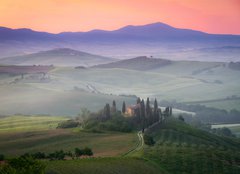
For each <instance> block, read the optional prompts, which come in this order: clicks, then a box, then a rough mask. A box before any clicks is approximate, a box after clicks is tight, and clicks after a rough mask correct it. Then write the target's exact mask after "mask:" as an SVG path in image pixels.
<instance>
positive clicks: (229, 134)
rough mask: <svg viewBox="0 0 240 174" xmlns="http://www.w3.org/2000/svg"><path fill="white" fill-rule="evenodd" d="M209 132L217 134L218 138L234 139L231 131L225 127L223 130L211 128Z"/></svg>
mask: <svg viewBox="0 0 240 174" xmlns="http://www.w3.org/2000/svg"><path fill="white" fill-rule="evenodd" d="M211 132H212V133H214V134H217V135H219V136H225V137H236V136H235V135H234V134H233V133H232V131H231V130H230V129H228V128H226V127H223V128H213V129H211Z"/></svg>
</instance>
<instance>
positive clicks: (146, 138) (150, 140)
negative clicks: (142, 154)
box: [143, 134, 155, 146]
mask: <svg viewBox="0 0 240 174" xmlns="http://www.w3.org/2000/svg"><path fill="white" fill-rule="evenodd" d="M143 140H144V143H145V144H146V145H149V146H153V145H154V144H155V142H154V140H153V137H151V136H150V135H147V134H144V136H143Z"/></svg>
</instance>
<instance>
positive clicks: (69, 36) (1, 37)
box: [0, 22, 240, 42]
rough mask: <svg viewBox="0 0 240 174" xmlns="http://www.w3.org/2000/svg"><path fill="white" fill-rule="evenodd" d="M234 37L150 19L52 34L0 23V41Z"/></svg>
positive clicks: (238, 37) (155, 39)
mask: <svg viewBox="0 0 240 174" xmlns="http://www.w3.org/2000/svg"><path fill="white" fill-rule="evenodd" d="M199 38H202V39H206V38H215V39H234V38H237V39H238V41H239V39H240V36H234V35H215V34H207V33H204V32H200V31H195V30H190V29H179V28H174V27H172V26H170V25H167V24H164V23H160V22H158V23H153V24H147V25H142V26H132V25H129V26H126V27H123V28H120V29H118V30H114V31H104V30H92V31H88V32H63V33H59V34H51V33H47V32H37V31H33V30H31V29H15V30H14V29H10V28H5V27H0V41H41V42H43V41H53V42H54V41H60V42H63V41H68V42H72V41H79V42H80V41H105V42H109V41H139V40H143V39H147V40H152V41H162V40H169V39H170V40H179V39H182V40H185V41H186V40H193V39H199Z"/></svg>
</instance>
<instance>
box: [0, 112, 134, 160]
mask: <svg viewBox="0 0 240 174" xmlns="http://www.w3.org/2000/svg"><path fill="white" fill-rule="evenodd" d="M64 119H66V118H61V117H29V119H28V117H27V116H26V117H23V116H21V117H20V116H13V117H5V118H2V119H0V154H5V155H6V156H15V155H22V154H24V153H26V152H38V151H41V152H46V153H50V152H54V151H55V150H61V149H62V150H64V151H70V150H71V151H73V150H74V148H76V147H79V148H84V147H85V146H89V147H91V148H92V149H93V152H94V155H95V156H116V155H120V154H123V153H125V152H127V151H128V150H130V149H132V148H133V147H134V146H135V145H136V143H137V137H136V135H135V133H116V132H115V133H114V132H106V133H88V132H80V131H79V129H54V128H55V127H56V125H57V124H56V123H57V122H60V121H61V120H64ZM7 129H8V130H7Z"/></svg>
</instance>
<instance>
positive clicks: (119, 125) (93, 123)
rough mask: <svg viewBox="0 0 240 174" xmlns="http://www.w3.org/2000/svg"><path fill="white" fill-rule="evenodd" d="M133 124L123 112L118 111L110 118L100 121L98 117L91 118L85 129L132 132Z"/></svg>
mask: <svg viewBox="0 0 240 174" xmlns="http://www.w3.org/2000/svg"><path fill="white" fill-rule="evenodd" d="M133 127H134V126H133V125H132V123H131V121H130V120H129V119H128V118H125V117H123V116H122V115H121V114H118V113H116V114H115V115H112V117H111V118H110V119H108V120H104V121H100V120H98V118H97V117H95V118H91V119H89V120H87V121H86V124H85V127H84V129H85V130H93V131H94V132H102V131H103V130H105V131H119V132H131V131H132V130H133Z"/></svg>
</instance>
